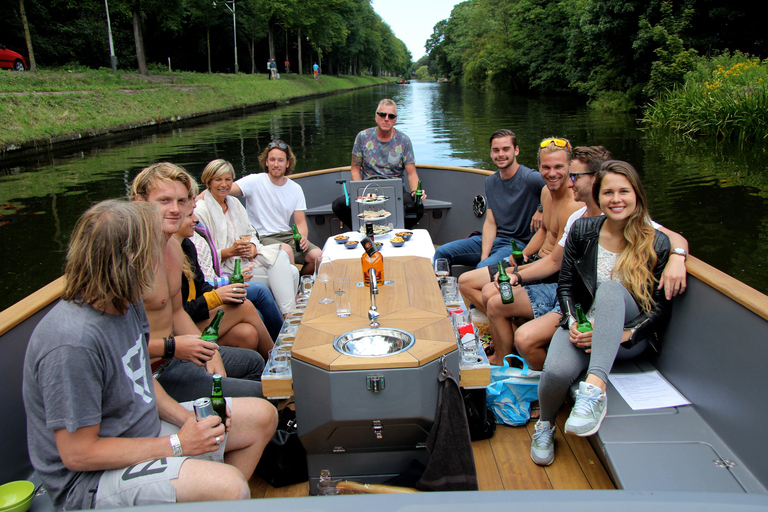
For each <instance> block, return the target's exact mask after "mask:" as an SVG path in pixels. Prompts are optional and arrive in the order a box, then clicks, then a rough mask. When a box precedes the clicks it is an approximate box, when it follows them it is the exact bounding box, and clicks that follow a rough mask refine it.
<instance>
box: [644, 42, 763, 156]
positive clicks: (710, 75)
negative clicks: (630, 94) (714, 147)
mask: <svg viewBox="0 0 768 512" xmlns="http://www.w3.org/2000/svg"><path fill="white" fill-rule="evenodd" d="M643 122H644V123H645V124H646V126H649V127H664V128H668V129H671V130H672V131H674V132H676V133H678V134H679V135H681V136H683V137H690V138H694V137H699V136H712V137H717V138H719V139H725V140H733V141H735V142H738V143H739V144H744V143H747V142H753V141H765V140H768V59H766V60H760V59H758V58H753V57H750V56H748V55H745V54H742V53H735V54H733V55H730V54H725V55H722V56H719V57H717V58H715V59H712V60H708V61H707V60H704V59H702V60H701V61H700V62H699V64H698V65H697V67H696V69H695V70H693V71H691V72H689V73H688V74H687V75H686V79H685V83H684V84H683V85H682V86H679V87H676V88H674V89H672V90H670V91H667V92H665V93H663V94H662V95H661V96H659V97H658V98H656V99H655V100H653V101H652V102H651V103H650V104H649V105H648V106H647V107H646V108H645V110H644V114H643Z"/></svg>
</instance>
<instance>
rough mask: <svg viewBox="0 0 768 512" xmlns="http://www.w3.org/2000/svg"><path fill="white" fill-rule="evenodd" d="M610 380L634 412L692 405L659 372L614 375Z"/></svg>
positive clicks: (609, 377) (610, 376)
mask: <svg viewBox="0 0 768 512" xmlns="http://www.w3.org/2000/svg"><path fill="white" fill-rule="evenodd" d="M608 380H610V381H611V384H613V387H615V388H616V391H618V392H619V394H620V395H621V397H622V398H623V399H624V401H625V402H627V404H628V405H629V406H630V407H631V408H632V410H634V411H642V410H646V409H663V408H665V407H678V406H680V405H690V404H691V402H689V401H688V400H687V399H686V398H685V397H684V396H683V395H681V394H680V392H679V391H678V390H676V389H675V388H674V387H673V386H672V384H670V383H669V382H667V381H666V379H664V377H662V376H661V374H660V373H659V372H658V371H657V370H654V371H652V372H643V373H615V374H614V373H612V374H610V375H608Z"/></svg>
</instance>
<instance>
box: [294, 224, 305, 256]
mask: <svg viewBox="0 0 768 512" xmlns="http://www.w3.org/2000/svg"><path fill="white" fill-rule="evenodd" d="M293 247H294V248H295V249H296V252H303V251H302V250H301V233H299V228H297V227H296V224H294V225H293Z"/></svg>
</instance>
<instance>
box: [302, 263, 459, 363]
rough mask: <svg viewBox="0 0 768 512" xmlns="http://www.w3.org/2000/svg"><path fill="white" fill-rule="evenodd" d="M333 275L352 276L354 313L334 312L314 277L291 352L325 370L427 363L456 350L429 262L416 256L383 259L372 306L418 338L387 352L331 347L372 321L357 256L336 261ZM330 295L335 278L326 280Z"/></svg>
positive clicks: (385, 321)
mask: <svg viewBox="0 0 768 512" xmlns="http://www.w3.org/2000/svg"><path fill="white" fill-rule="evenodd" d="M333 273H334V278H337V277H346V278H348V279H349V281H350V293H351V305H352V314H351V315H350V316H349V317H346V318H339V317H337V316H336V305H335V304H333V303H331V304H320V303H318V300H319V299H320V298H322V297H323V296H324V295H325V293H326V286H325V285H324V284H323V283H320V282H315V285H314V287H313V288H312V295H311V296H310V298H309V301H308V302H307V304H308V305H307V309H306V311H305V313H304V317H303V319H302V322H301V326H300V327H299V330H298V332H297V334H296V341H295V343H294V345H293V351H292V357H293V358H294V359H299V360H301V361H304V362H306V363H309V364H312V365H314V366H317V367H319V368H323V369H326V370H331V371H333V370H360V369H369V368H409V367H417V366H423V365H425V364H426V363H428V362H430V361H433V360H435V359H437V358H439V357H440V356H441V355H443V354H447V353H449V352H451V351H453V350H456V338H455V335H454V332H453V327H452V326H451V321H450V319H449V318H448V314H447V311H446V309H445V305H444V303H443V298H442V295H441V294H440V289H439V288H438V286H437V281H436V279H435V274H434V271H433V269H432V263H431V262H430V260H429V259H427V258H422V257H418V256H395V257H387V258H384V281H385V283H386V282H389V281H392V283H391V284H385V285H379V294H378V295H376V306H377V308H378V312H379V314H380V315H381V316H380V317H379V323H380V324H381V326H382V327H394V328H396V329H402V330H404V331H408V332H410V333H411V334H413V335H414V337H415V338H416V342H415V343H414V344H413V346H412V347H411V348H410V349H408V350H407V351H404V352H401V353H399V354H394V355H391V356H382V357H374V358H371V357H354V356H348V355H343V354H341V353H340V352H338V351H336V349H335V348H333V340H335V339H336V338H337V337H338V336H340V335H342V334H344V333H346V332H349V331H352V330H355V329H362V328H366V327H369V326H370V322H369V320H368V309H369V308H370V306H371V297H370V289H369V288H368V287H366V286H357V284H358V283H362V281H363V272H362V265H361V263H360V259H359V258H356V259H348V260H335V261H334V262H333ZM327 290H328V291H327V294H328V296H329V297H333V282H332V281H331V282H329V283H328V284H327Z"/></svg>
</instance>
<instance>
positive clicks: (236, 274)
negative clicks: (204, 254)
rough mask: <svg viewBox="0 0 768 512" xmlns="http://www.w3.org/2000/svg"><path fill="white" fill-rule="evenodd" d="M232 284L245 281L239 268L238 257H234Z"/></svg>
mask: <svg viewBox="0 0 768 512" xmlns="http://www.w3.org/2000/svg"><path fill="white" fill-rule="evenodd" d="M230 282H231V283H232V284H242V283H244V282H245V280H244V279H243V271H242V270H241V269H240V258H235V270H234V271H233V272H232V279H230Z"/></svg>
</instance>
